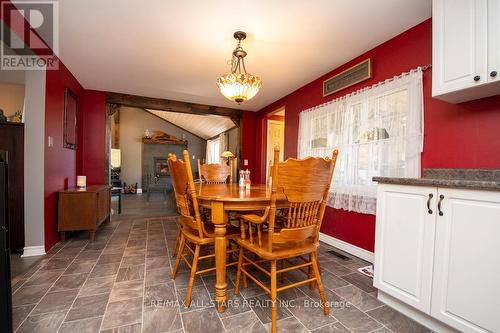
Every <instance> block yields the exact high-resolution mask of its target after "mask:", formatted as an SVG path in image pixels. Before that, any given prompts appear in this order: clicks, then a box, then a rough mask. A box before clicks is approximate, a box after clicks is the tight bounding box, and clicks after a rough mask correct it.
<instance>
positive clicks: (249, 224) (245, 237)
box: [235, 148, 338, 332]
mask: <svg viewBox="0 0 500 333" xmlns="http://www.w3.org/2000/svg"><path fill="white" fill-rule="evenodd" d="M337 155H338V151H337V150H335V151H333V154H332V158H331V159H330V158H313V157H309V158H306V159H304V160H296V159H288V160H287V161H285V162H279V148H275V151H274V163H273V167H272V168H273V170H272V192H271V205H270V206H269V207H268V208H267V209H266V211H265V213H264V215H263V216H258V215H255V214H247V215H242V216H241V223H240V227H241V235H240V237H239V238H237V242H238V244H239V245H240V253H239V258H238V272H237V276H236V289H235V294H238V293H239V289H240V285H239V282H240V278H241V275H242V274H243V276H244V277H245V276H246V277H249V278H250V279H252V280H253V281H254V282H255V283H256V284H257V285H259V286H260V287H261V288H263V289H264V290H265V291H266V292H267V293H269V294H270V296H271V317H272V332H276V316H277V303H276V298H277V293H278V292H280V291H283V290H286V289H289V288H293V287H297V286H300V285H303V284H307V283H309V284H310V285H311V287H312V286H314V285H317V287H318V289H319V294H320V298H321V303H322V305H323V311H324V313H325V315H328V313H329V309H328V304H327V302H326V298H325V292H324V289H323V284H322V283H321V276H320V271H319V266H318V258H317V248H318V246H319V229H320V227H321V222H322V220H323V215H324V212H325V207H326V200H327V196H328V190H329V188H330V183H331V179H332V175H333V170H334V168H335V162H336V160H337ZM277 203H279V207H280V208H282V209H285V211H286V214H285V218H284V222H282V223H280V226H279V228H278V227H277V225H276V224H275V222H276V212H277ZM248 253H253V255H254V257H255V259H254V258H253V257H252V258H250V257H249V256H248V255H247V254H248ZM304 256H308V258H306V257H304ZM294 258H296V259H298V260H299V263H298V264H297V260H295V261H292V259H294ZM278 261H279V262H281V263H282V264H286V265H287V266H286V267H284V266H280V268H279V269H277V267H276V263H277V262H278ZM266 262H269V264H270V269H269V270H267V269H266V268H265V263H266ZM289 265H290V266H289ZM247 267H254V268H256V269H258V272H260V273H264V274H265V275H267V276H268V277H269V278H270V280H271V281H270V286H269V287H268V286H266V285H264V283H263V282H262V281H261V280H260V279H259V278H257V277H256V276H255V275H254V274H252V273H251V270H249V269H247ZM305 268H308V269H309V270H308V271H306V270H305ZM292 270H300V271H302V272H304V273H305V274H306V278H305V279H304V280H302V281H298V282H295V283H290V284H288V285H284V286H281V287H279V288H278V285H277V275H281V274H285V273H286V272H290V271H292ZM243 282H244V286H245V281H243Z"/></svg>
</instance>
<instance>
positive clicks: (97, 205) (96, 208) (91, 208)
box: [58, 185, 111, 241]
mask: <svg viewBox="0 0 500 333" xmlns="http://www.w3.org/2000/svg"><path fill="white" fill-rule="evenodd" d="M110 211H111V186H108V185H93V186H87V187H86V188H85V190H79V189H77V188H70V189H67V190H63V191H60V192H59V225H58V230H59V232H60V234H61V238H62V240H63V241H64V239H65V232H66V231H76V230H88V231H89V235H90V240H91V241H93V240H94V237H95V232H96V230H97V228H98V227H99V225H100V224H101V223H102V222H104V221H108V220H109V218H110Z"/></svg>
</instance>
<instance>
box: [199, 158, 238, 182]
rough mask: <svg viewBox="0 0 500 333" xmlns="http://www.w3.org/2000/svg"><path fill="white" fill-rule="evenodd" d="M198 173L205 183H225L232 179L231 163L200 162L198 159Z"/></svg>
mask: <svg viewBox="0 0 500 333" xmlns="http://www.w3.org/2000/svg"><path fill="white" fill-rule="evenodd" d="M198 175H199V177H200V181H201V182H203V183H205V184H227V183H231V182H232V181H233V179H232V178H233V175H232V168H231V165H227V164H226V163H222V164H201V162H200V160H199V159H198Z"/></svg>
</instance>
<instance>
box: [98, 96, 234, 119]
mask: <svg viewBox="0 0 500 333" xmlns="http://www.w3.org/2000/svg"><path fill="white" fill-rule="evenodd" d="M106 102H107V103H110V104H119V105H123V106H129V107H135V108H141V109H152V110H163V111H170V112H180V113H189V114H197V115H216V116H224V117H229V118H231V120H232V121H233V122H234V123H235V124H236V126H239V123H240V120H241V110H238V109H230V108H223V107H218V106H211V105H203V104H196V103H188V102H180V101H173V100H169V99H163V98H153V97H144V96H136V95H128V94H120V93H114V92H108V93H106Z"/></svg>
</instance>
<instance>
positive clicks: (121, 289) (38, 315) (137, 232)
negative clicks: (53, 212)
mask: <svg viewBox="0 0 500 333" xmlns="http://www.w3.org/2000/svg"><path fill="white" fill-rule="evenodd" d="M142 201H143V202H136V203H135V206H134V207H135V208H132V210H130V211H129V212H128V213H127V211H126V209H125V210H124V211H125V214H123V215H122V216H120V217H119V218H117V219H114V220H113V221H112V222H111V223H108V224H105V225H103V226H102V227H101V229H100V230H99V232H98V233H97V235H96V240H95V241H94V242H93V243H90V242H88V240H87V238H86V237H87V235H86V233H81V234H76V235H75V236H74V237H73V238H70V239H69V240H68V241H67V242H66V243H63V244H58V245H56V247H55V248H54V249H53V250H52V251H50V253H48V254H47V255H46V256H44V257H43V258H42V259H41V260H40V261H38V262H37V263H36V264H35V265H34V266H33V267H31V268H30V269H29V271H28V272H25V273H23V274H21V275H19V276H17V277H16V278H15V279H14V281H13V283H14V284H13V305H14V308H13V312H14V326H15V329H16V332H30V333H31V332H106V333H110V332H131V333H132V332H134V333H135V332H137V333H139V332H266V331H269V330H270V322H271V318H270V314H271V312H270V309H269V298H268V296H267V295H266V294H265V293H264V292H263V291H262V290H261V289H260V288H258V287H257V286H256V285H254V284H252V283H249V287H248V288H246V289H242V290H241V294H240V295H239V296H235V295H234V270H230V271H228V309H227V310H226V312H224V313H218V312H217V311H216V310H215V308H214V297H215V295H214V293H215V291H214V287H213V286H214V281H215V276H214V275H213V274H211V275H204V276H203V277H202V278H199V279H197V280H196V282H195V287H194V290H193V297H192V304H191V307H190V308H188V309H185V308H184V307H183V306H182V303H183V301H184V299H185V293H186V286H187V278H188V272H187V270H186V268H185V267H184V266H183V265H182V264H181V268H182V269H181V270H180V272H179V274H178V276H177V279H176V280H172V279H171V277H170V274H171V267H172V266H173V260H172V259H171V258H170V253H169V250H170V248H171V246H172V244H173V241H174V239H175V230H176V229H175V228H176V226H175V217H149V218H145V217H140V215H141V214H144V212H142V213H141V208H140V206H143V205H145V203H144V200H142ZM163 211H164V212H165V210H163ZM330 249H332V248H331V247H329V246H327V245H326V244H321V247H320V250H319V258H320V263H321V267H322V272H323V273H322V277H323V282H324V285H325V287H326V288H327V298H328V300H329V301H330V304H331V314H330V316H324V315H323V311H322V309H321V307H320V306H319V295H318V293H317V291H316V290H311V289H310V288H309V287H308V286H305V287H300V288H295V289H289V290H287V291H285V292H283V293H280V294H279V300H280V303H281V305H282V306H281V307H280V308H279V312H278V319H279V321H278V331H279V332H377V333H381V332H410V333H411V332H428V331H429V330H427V329H425V328H424V327H422V326H420V325H419V324H417V323H416V322H414V321H412V320H411V319H409V318H407V317H405V316H403V315H401V314H399V313H398V312H396V311H394V310H392V309H391V308H389V307H387V306H385V305H384V304H382V303H380V302H379V301H378V300H377V299H376V289H375V288H374V287H373V286H372V283H371V280H370V279H369V278H367V277H365V276H363V275H361V274H360V273H358V272H357V268H359V267H362V266H365V265H366V264H367V263H366V262H364V261H362V260H360V259H358V258H355V257H352V256H349V255H347V256H348V259H347V260H342V259H340V258H339V257H337V256H334V255H331V254H328V253H326V251H328V250H330ZM299 274H302V273H290V274H287V275H286V278H285V279H286V280H285V282H286V281H294V280H295V279H297V277H298V276H299Z"/></svg>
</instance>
